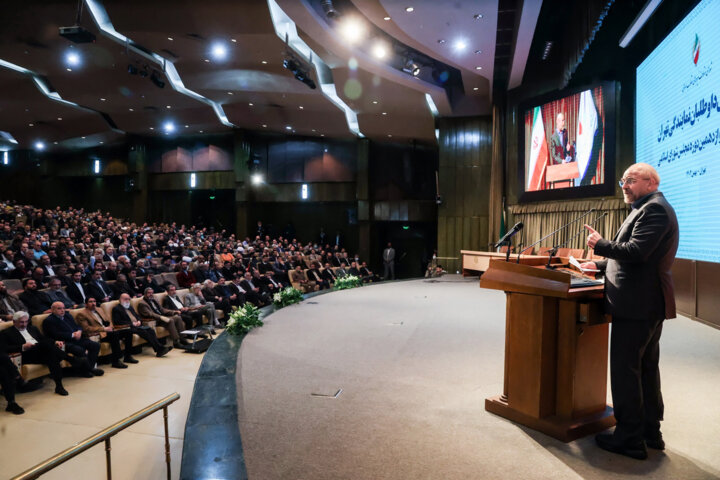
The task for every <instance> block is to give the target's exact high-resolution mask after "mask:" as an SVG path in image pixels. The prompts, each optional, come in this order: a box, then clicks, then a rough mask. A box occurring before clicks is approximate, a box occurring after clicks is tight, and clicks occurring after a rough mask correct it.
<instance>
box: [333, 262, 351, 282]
mask: <svg viewBox="0 0 720 480" xmlns="http://www.w3.org/2000/svg"><path fill="white" fill-rule="evenodd" d="M346 267H347V264H346V263H345V262H340V267H338V269H337V270H336V271H335V276H337V278H344V277H347V276H348V275H350V273H348V271H347V270H346Z"/></svg>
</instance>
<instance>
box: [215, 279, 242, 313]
mask: <svg viewBox="0 0 720 480" xmlns="http://www.w3.org/2000/svg"><path fill="white" fill-rule="evenodd" d="M213 290H214V292H215V295H217V296H218V297H220V298H222V299H223V300H224V301H226V302H228V304H229V305H230V306H232V307H242V306H243V305H245V294H244V293H242V292H240V291H238V289H237V288H236V285H234V286H233V287H232V288H231V287H230V286H229V285H228V284H227V283H226V282H225V277H220V278H219V279H218V282H217V284H216V285H215V288H214V289H213Z"/></svg>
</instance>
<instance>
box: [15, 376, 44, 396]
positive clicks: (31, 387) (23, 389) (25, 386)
mask: <svg viewBox="0 0 720 480" xmlns="http://www.w3.org/2000/svg"><path fill="white" fill-rule="evenodd" d="M41 387H42V378H35V379H33V380H30V381H29V382H25V381H22V382H19V383H18V384H17V391H18V392H20V393H27V392H34V391H35V390H37V389H38V388H41Z"/></svg>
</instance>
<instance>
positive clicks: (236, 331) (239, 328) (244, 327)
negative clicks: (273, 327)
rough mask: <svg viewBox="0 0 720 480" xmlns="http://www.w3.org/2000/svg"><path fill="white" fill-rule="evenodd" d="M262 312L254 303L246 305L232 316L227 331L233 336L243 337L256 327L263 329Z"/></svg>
mask: <svg viewBox="0 0 720 480" xmlns="http://www.w3.org/2000/svg"><path fill="white" fill-rule="evenodd" d="M262 326H263V322H262V320H260V310H259V309H258V308H257V307H256V306H255V305H253V304H252V303H246V304H245V305H244V306H243V307H242V308H238V309H237V310H235V311H233V312H232V313H231V314H230V318H229V319H228V322H227V325H226V327H225V329H226V330H227V332H228V333H231V334H232V335H243V334H245V333H248V332H249V331H250V330H252V329H253V328H255V327H262Z"/></svg>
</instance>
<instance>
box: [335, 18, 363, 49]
mask: <svg viewBox="0 0 720 480" xmlns="http://www.w3.org/2000/svg"><path fill="white" fill-rule="evenodd" d="M340 33H341V34H342V36H343V37H344V38H345V40H347V41H348V42H350V43H356V42H357V41H359V40H360V39H361V38H363V37H364V36H365V25H364V24H363V23H362V22H361V21H360V20H359V19H357V18H354V17H349V18H346V19H345V20H343V21H342V23H341V24H340Z"/></svg>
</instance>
